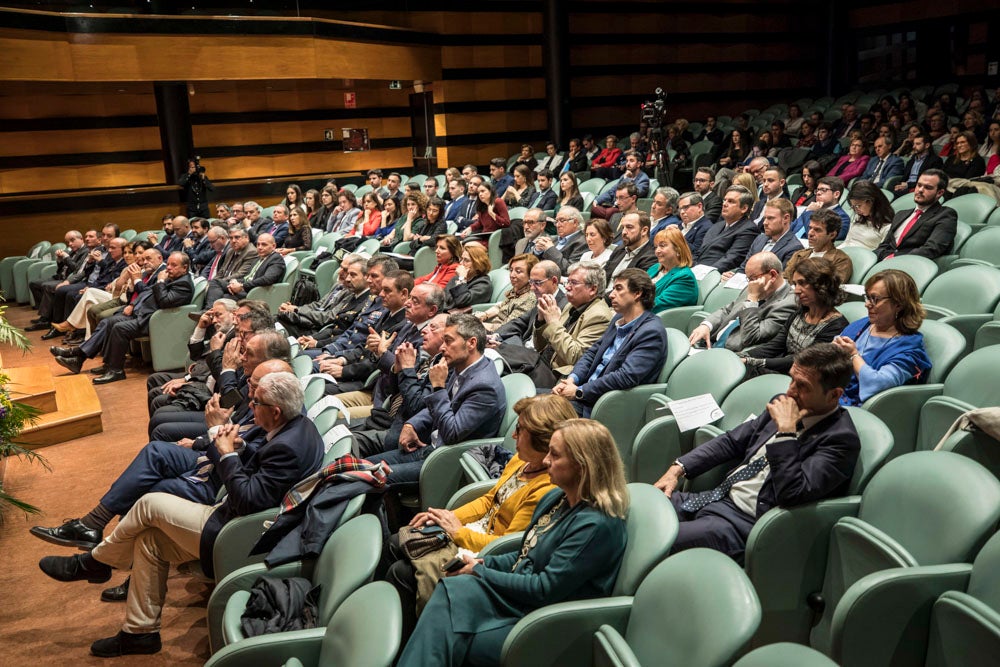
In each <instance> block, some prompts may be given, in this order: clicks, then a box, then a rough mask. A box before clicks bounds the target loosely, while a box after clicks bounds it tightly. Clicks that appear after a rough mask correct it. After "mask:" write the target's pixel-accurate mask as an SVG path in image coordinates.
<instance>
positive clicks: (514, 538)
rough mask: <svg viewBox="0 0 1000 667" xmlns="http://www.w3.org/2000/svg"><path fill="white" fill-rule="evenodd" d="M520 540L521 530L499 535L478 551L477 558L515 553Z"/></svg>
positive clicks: (522, 535)
mask: <svg viewBox="0 0 1000 667" xmlns="http://www.w3.org/2000/svg"><path fill="white" fill-rule="evenodd" d="M522 538H524V531H523V530H515V531H513V532H510V533H507V534H506V535H501V536H500V537H498V538H497V539H495V540H493V541H492V542H490V543H489V544H487V545H486V546H485V547H483V548H482V549H480V550H479V557H480V558H485V557H486V556H500V555H502V554H509V553H511V552H512V551H517V549H518V547H519V546H521V539H522Z"/></svg>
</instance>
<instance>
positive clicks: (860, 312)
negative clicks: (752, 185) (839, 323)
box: [837, 301, 868, 322]
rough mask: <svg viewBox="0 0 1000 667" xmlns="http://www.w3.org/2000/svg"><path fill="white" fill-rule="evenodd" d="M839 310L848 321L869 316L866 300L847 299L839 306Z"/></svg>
mask: <svg viewBox="0 0 1000 667" xmlns="http://www.w3.org/2000/svg"><path fill="white" fill-rule="evenodd" d="M837 310H838V311H840V314H841V315H843V316H844V317H846V318H847V321H848V322H854V321H856V320H860V319H861V318H862V317H868V309H867V308H866V307H865V302H864V301H845V302H844V303H842V304H840V305H839V306H837Z"/></svg>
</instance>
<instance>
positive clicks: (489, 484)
mask: <svg viewBox="0 0 1000 667" xmlns="http://www.w3.org/2000/svg"><path fill="white" fill-rule="evenodd" d="M496 483H497V480H495V479H485V480H483V481H481V482H472V483H471V484H466V485H465V486H463V487H462V488H461V489H459V490H458V491H456V492H455V493H454V494H452V496H451V498H450V499H449V500H448V504H447V505H446V507H447V508H448V509H450V510H453V509H455V508H456V507H461V506H462V505H465V504H466V503H471V502H472V501H473V500H475V499H477V498H479V497H481V496H482V495H483V494H485V493H486V492H487V491H489V490H490V489H492V488H493V486H494V485H495V484H496Z"/></svg>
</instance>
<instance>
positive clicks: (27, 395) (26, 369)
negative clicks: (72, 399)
mask: <svg viewBox="0 0 1000 667" xmlns="http://www.w3.org/2000/svg"><path fill="white" fill-rule="evenodd" d="M2 373H3V374H4V375H6V376H7V377H8V378H10V382H9V383H8V384H7V388H8V389H9V390H10V397H11V399H13V400H15V401H17V402H18V403H24V404H25V405H30V406H32V407H34V408H37V409H38V410H39V411H40V412H41V413H42V414H48V413H50V412H55V411H56V409H57V407H56V387H55V383H54V382H53V381H52V371H51V370H50V369H49V367H48V366H20V367H18V368H6V369H3V371H2Z"/></svg>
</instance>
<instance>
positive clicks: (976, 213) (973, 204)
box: [944, 192, 997, 225]
mask: <svg viewBox="0 0 1000 667" xmlns="http://www.w3.org/2000/svg"><path fill="white" fill-rule="evenodd" d="M944 205H945V206H947V207H948V208H950V209H954V211H955V212H956V213H957V214H958V219H959V220H961V221H962V222H965V223H968V224H970V225H981V224H983V223H985V222H986V220H987V219H988V218H989V217H990V213H992V212H993V209H995V208H996V207H997V203H996V200H994V199H993V197H988V196H986V195H984V194H980V193H978V192H973V193H970V194H967V195H962V196H961V197H955V198H954V199H949V200H948V201H946V202H945V203H944Z"/></svg>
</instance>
